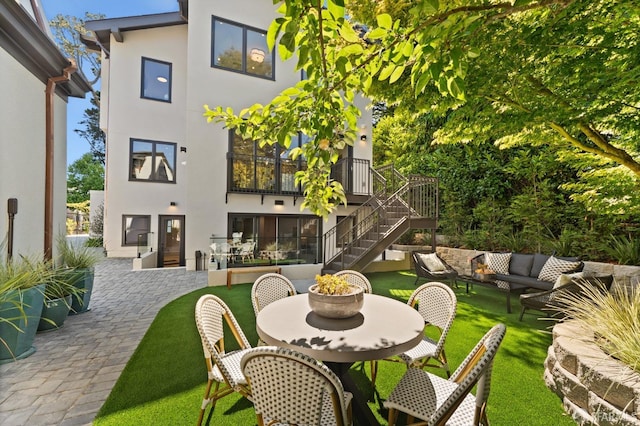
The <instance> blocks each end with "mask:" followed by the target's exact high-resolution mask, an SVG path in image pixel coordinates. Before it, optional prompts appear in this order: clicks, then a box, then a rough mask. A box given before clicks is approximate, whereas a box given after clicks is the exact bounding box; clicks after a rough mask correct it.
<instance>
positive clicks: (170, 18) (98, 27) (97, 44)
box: [82, 0, 188, 56]
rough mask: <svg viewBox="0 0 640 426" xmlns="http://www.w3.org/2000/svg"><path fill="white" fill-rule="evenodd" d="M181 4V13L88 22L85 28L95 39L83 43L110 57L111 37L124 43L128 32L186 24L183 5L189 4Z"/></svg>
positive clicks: (186, 8) (84, 40) (186, 7)
mask: <svg viewBox="0 0 640 426" xmlns="http://www.w3.org/2000/svg"><path fill="white" fill-rule="evenodd" d="M179 3H180V8H181V11H180V12H169V13H158V14H154V15H141V16H128V17H124V18H111V19H100V20H96V21H87V22H86V23H85V28H86V29H87V30H89V31H91V32H92V33H93V37H91V38H90V37H86V36H85V37H83V38H82V42H83V43H84V44H85V45H87V47H88V48H90V49H93V50H97V51H100V50H102V51H104V52H105V53H106V55H107V56H109V53H110V50H111V35H113V39H114V40H115V41H117V42H119V43H122V42H123V41H124V33H125V32H127V31H135V30H144V29H148V28H160V27H169V26H173V25H183V24H186V23H187V20H186V18H185V17H184V16H183V15H182V12H183V3H184V4H185V5H186V4H188V3H187V0H182V1H180V0H179ZM184 11H185V12H187V11H188V6H184ZM187 13H188V12H187Z"/></svg>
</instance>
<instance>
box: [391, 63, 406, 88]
mask: <svg viewBox="0 0 640 426" xmlns="http://www.w3.org/2000/svg"><path fill="white" fill-rule="evenodd" d="M403 72H404V65H403V66H399V67H397V68H396V69H395V70H394V71H393V73H392V74H391V77H390V78H389V83H390V84H391V83H393V82H395V81H397V80H398V79H399V78H400V77H402V73H403Z"/></svg>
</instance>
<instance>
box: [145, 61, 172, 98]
mask: <svg viewBox="0 0 640 426" xmlns="http://www.w3.org/2000/svg"><path fill="white" fill-rule="evenodd" d="M147 61H149V62H155V63H157V64H162V65H168V66H169V81H167V85H168V88H169V92H168V94H169V98H168V99H161V98H155V97H152V96H146V95H145V94H144V88H145V86H144V77H145V63H146V62H147ZM172 87H173V64H172V63H171V62H166V61H161V60H159V59H153V58H148V57H146V56H143V57H142V59H141V65H140V98H142V99H148V100H151V101H158V102H165V103H171V99H172V98H171V97H172V90H171V89H172Z"/></svg>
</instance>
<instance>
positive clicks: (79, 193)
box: [67, 152, 104, 203]
mask: <svg viewBox="0 0 640 426" xmlns="http://www.w3.org/2000/svg"><path fill="white" fill-rule="evenodd" d="M101 189H104V166H103V165H102V164H101V163H100V161H98V160H96V159H95V158H94V157H93V155H92V154H91V153H90V152H87V153H86V154H84V155H83V156H82V157H80V158H79V159H77V160H76V161H75V162H73V164H71V165H70V166H69V168H68V170H67V203H82V202H84V201H88V200H89V191H90V190H101Z"/></svg>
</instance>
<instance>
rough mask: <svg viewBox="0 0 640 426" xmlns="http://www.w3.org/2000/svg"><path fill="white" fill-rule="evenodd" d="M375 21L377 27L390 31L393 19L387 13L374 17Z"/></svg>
mask: <svg viewBox="0 0 640 426" xmlns="http://www.w3.org/2000/svg"><path fill="white" fill-rule="evenodd" d="M376 21H377V22H378V26H379V27H382V28H384V29H387V30H388V29H391V26H392V25H393V18H391V15H389V14H388V13H383V14H380V15H378V16H376Z"/></svg>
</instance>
